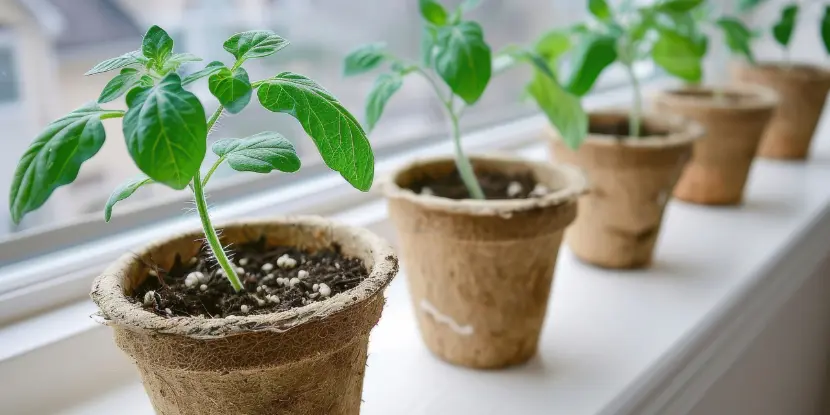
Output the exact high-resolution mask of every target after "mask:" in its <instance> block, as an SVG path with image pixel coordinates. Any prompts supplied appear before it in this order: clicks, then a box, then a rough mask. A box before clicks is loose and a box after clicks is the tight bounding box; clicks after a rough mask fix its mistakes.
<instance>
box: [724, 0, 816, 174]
mask: <svg viewBox="0 0 830 415" xmlns="http://www.w3.org/2000/svg"><path fill="white" fill-rule="evenodd" d="M818 3H820V2H812V3H811V2H806V3H805V4H803V5H800V6H799V5H798V4H789V5H786V6H784V7H783V8H782V9H781V14H780V18H779V20H778V22H776V23H775V24H774V25H773V27H772V30H771V33H772V35H773V38H774V39H775V41H776V42H777V43H778V44H779V45H781V47H782V48H783V50H784V60H783V61H781V62H762V63H757V64H739V65H735V66H734V67H733V68H732V78H733V79H734V80H736V81H738V82H741V83H750V84H757V85H762V86H765V87H768V88H770V89H772V90H774V91H775V92H777V93H778V97H779V105H778V108H777V109H776V111H775V114H774V115H773V117H772V120H771V121H770V124H769V127H768V128H767V130H766V132H765V133H764V136H763V138H762V139H761V144H760V147H759V148H758V155H759V156H761V157H765V158H772V159H793V160H803V159H806V158H807V156H808V155H809V153H810V145H811V143H812V140H813V135H815V131H816V126H817V125H818V122H819V120H820V119H821V114H822V113H823V111H824V104H825V101H826V100H827V93H828V91H830V70H827V69H826V68H823V67H820V66H818V65H809V64H801V63H794V62H791V61H790V54H789V46H790V41H791V40H792V35H793V33H794V31H795V28H796V24H797V19H798V17H799V15H800V14H801V15H811V13H810V11H809V10H802V11H801V12H799V10H800V8H809V7H813V6H816V5H817V4H818ZM820 6H821V7H822V10H821V12H822V13H821V15H822V19H821V23H820V29H821V32H820V36H821V39H822V43H823V44H824V47H825V49H826V51H827V52H828V53H830V5H820Z"/></svg>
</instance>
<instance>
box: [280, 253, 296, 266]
mask: <svg viewBox="0 0 830 415" xmlns="http://www.w3.org/2000/svg"><path fill="white" fill-rule="evenodd" d="M277 266H278V267H280V268H282V269H292V268H294V267H296V266H297V260H296V259H294V258H291V257H290V256H288V254H284V255H283V256H281V257H279V258H277Z"/></svg>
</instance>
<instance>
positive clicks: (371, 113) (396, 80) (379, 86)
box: [366, 72, 403, 131]
mask: <svg viewBox="0 0 830 415" xmlns="http://www.w3.org/2000/svg"><path fill="white" fill-rule="evenodd" d="M401 85H403V77H401V75H400V74H399V73H397V72H393V73H385V74H382V75H381V76H379V77H378V79H377V80H376V81H375V85H374V86H373V87H372V90H371V91H370V92H369V96H368V97H367V98H366V130H368V131H372V129H374V128H375V124H377V122H378V120H379V119H380V116H381V114H383V109H384V107H386V103H387V102H388V101H389V98H391V97H392V95H394V94H395V92H397V91H398V90H399V89H401Z"/></svg>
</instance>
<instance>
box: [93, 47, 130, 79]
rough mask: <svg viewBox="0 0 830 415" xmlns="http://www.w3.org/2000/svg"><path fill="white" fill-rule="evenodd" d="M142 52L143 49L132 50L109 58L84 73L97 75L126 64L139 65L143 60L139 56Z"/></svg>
mask: <svg viewBox="0 0 830 415" xmlns="http://www.w3.org/2000/svg"><path fill="white" fill-rule="evenodd" d="M140 54H141V51H138V50H134V51H132V52H127V53H125V54H123V55H121V56H118V57H115V58H111V59H107V60H105V61H103V62H101V63H99V64H97V65H95V66H93V67H92V69H90V70H88V71H86V73H85V74H84V75H95V74H99V73H104V72H109V71H113V70H116V69H120V68H123V67H125V66H131V65H139V64H141V63H142V61H141V60H140V59H139V58H138V57H139V56H140Z"/></svg>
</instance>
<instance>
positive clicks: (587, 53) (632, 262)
mask: <svg viewBox="0 0 830 415" xmlns="http://www.w3.org/2000/svg"><path fill="white" fill-rule="evenodd" d="M694 3H695V2H687V1H665V2H658V3H655V4H654V5H652V6H645V7H639V8H630V7H629V8H626V7H622V8H620V9H617V10H614V9H612V8H611V7H610V6H609V5H608V4H607V3H606V2H604V1H593V0H592V1H590V2H589V9H590V11H591V12H592V14H593V15H594V17H595V19H596V22H595V23H596V24H592V25H590V26H585V25H577V26H576V27H573V28H571V29H568V30H563V31H560V32H559V33H560V36H564V37H565V38H566V39H567V40H568V42H561V43H562V44H566V45H571V44H573V45H574V47H573V51H572V52H571V53H569V54H570V55H571V56H572V68H573V69H572V71H571V74H570V76H569V77H568V80H567V81H566V83H565V86H566V88H567V89H568V90H569V91H571V92H573V93H575V94H578V95H583V94H586V93H588V92H589V91H590V90H591V88H592V87H593V85H594V83H595V82H596V80H597V78H598V77H599V75H600V73H602V71H603V70H604V69H606V68H607V67H608V66H610V65H611V64H613V63H615V62H619V63H620V64H621V66H622V67H623V69H625V71H626V73H627V74H628V75H629V79H630V81H631V87H632V89H633V91H634V94H633V100H632V104H631V107H630V109H627V110H604V111H603V110H600V111H593V112H591V113H589V122H588V125H589V126H588V128H589V134H588V138H587V139H586V140H585V141H584V142H581V141H573V140H570V139H568V137H567V136H565V135H563V134H561V132H560V131H552V142H551V145H552V150H553V154H554V158H555V159H556V160H557V161H560V162H563V163H569V164H574V165H577V166H579V167H580V168H582V169H583V170H584V171H585V172H586V174H587V176H588V180H589V182H590V183H591V191H590V193H589V194H588V195H586V196H584V197H583V198H581V199H580V201H579V216H578V217H577V219H576V221H575V222H574V224H573V226H571V227H570V228H569V229H568V231H567V233H566V241H567V243H568V246H569V247H570V248H571V250H572V251H573V252H574V254H575V255H576V256H577V257H578V258H580V259H581V260H583V261H585V262H588V263H591V264H595V265H599V266H602V267H608V268H640V267H645V266H648V265H649V264H650V263H651V261H652V255H653V251H654V247H655V244H656V241H657V237H658V235H659V231H660V225H661V223H662V218H663V211H664V209H665V206H666V203H667V202H668V201H669V199H670V197H671V194H672V189H673V188H674V185H675V183H676V182H677V179H678V178H679V176H680V172H681V171H682V169H683V166H684V164H685V163H686V161H687V160H688V159H689V157H690V155H691V151H692V143H693V141H694V140H695V139H697V138H698V137H700V135H701V134H702V128H701V127H700V126H699V125H698V124H697V123H694V122H691V121H688V120H686V119H683V118H680V117H677V116H662V115H661V116H656V115H653V114H644V113H643V108H642V107H643V105H642V96H641V91H640V83H639V80H638V78H637V75H636V72H635V68H634V66H635V63H636V62H638V61H640V60H644V59H652V60H653V61H654V62H655V63H656V64H658V65H660V66H661V67H663V68H664V69H666V70H669V71H674V72H678V71H684V70H685V71H688V73H686V76H695V73H694V72H695V71H699V68H695V67H691V68H688V67H680V66H678V65H677V62H676V61H675V60H674V56H675V55H674V51H675V50H676V49H677V45H678V44H683V45H685V46H687V47H686V48H685V50H686V51H687V53H690V54H693V55H700V54H701V53H703V49H701V45H700V43H701V41H700V39H698V38H694V37H684V36H682V35H681V34H679V33H678V32H675V31H667V30H660V28H661V27H662V26H660V27H658V26H656V25H655V21H656V20H655V19H654V16H659V15H666V17H667V18H669V20H668V21H671V19H672V18H674V17H678V16H682V15H685V14H688V13H689V12H690V10H691V8H692V7H694V6H696V4H694ZM623 23H624V24H623ZM688 35H689V36H691V34H688ZM557 52H558V53H557V54H556V55H555V56H554V57H553V58H554V59H557V58H561V57H563V56H566V52H568V48H560V49H559V50H558V51H557Z"/></svg>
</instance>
